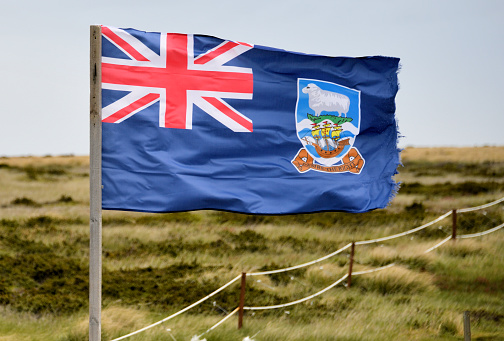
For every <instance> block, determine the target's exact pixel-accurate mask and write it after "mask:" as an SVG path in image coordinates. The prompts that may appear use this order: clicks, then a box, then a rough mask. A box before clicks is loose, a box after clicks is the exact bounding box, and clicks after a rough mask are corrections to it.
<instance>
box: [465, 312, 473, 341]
mask: <svg viewBox="0 0 504 341" xmlns="http://www.w3.org/2000/svg"><path fill="white" fill-rule="evenodd" d="M464 341H471V318H470V315H469V312H468V311H464Z"/></svg>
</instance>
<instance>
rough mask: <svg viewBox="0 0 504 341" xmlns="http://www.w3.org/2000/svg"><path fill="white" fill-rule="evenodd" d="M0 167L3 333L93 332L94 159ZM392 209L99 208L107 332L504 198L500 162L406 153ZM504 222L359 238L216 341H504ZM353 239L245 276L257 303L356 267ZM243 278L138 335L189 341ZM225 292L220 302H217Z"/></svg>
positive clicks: (486, 213)
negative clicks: (466, 339)
mask: <svg viewBox="0 0 504 341" xmlns="http://www.w3.org/2000/svg"><path fill="white" fill-rule="evenodd" d="M1 161H2V162H1V163H0V316H1V318H0V340H1V341H7V340H9V341H11V340H41V341H42V340H58V341H64V340H66V341H70V340H73V341H77V340H86V339H87V328H88V315H87V310H88V266H89V264H88V259H89V255H88V254H89V217H88V215H89V213H88V212H89V198H88V193H87V192H88V179H87V174H86V171H85V169H86V168H85V167H86V164H85V163H83V160H82V158H73V157H65V158H61V157H60V158H51V157H47V158H39V159H36V163H35V164H33V163H30V159H9V158H3V159H2V160H1ZM400 171H401V174H400V175H399V176H398V180H400V181H403V185H402V188H401V190H400V191H399V194H398V196H397V197H396V199H395V200H394V202H393V203H392V205H391V206H390V207H388V208H387V209H385V210H379V211H374V212H369V213H363V214H346V213H330V212H326V213H317V214H303V215H292V216H253V215H243V214H236V213H229V212H213V211H202V212H185V213H173V214H145V213H135V212H114V211H105V212H103V316H102V333H103V340H108V339H112V338H114V337H118V336H121V335H124V334H127V333H129V332H131V331H134V330H136V329H139V328H142V327H144V326H146V325H148V324H150V323H153V322H156V321H158V320H160V319H162V318H164V317H166V316H168V315H170V314H171V313H173V312H176V311H177V310H178V309H181V308H183V307H185V306H187V305H189V304H191V303H193V302H195V301H197V300H199V299H200V298H202V297H204V296H206V295H207V294H208V293H210V292H211V291H213V290H215V289H216V288H218V287H220V286H221V285H223V284H225V283H227V282H228V281H229V280H231V279H232V278H235V277H236V276H238V275H239V274H240V273H241V272H242V271H265V270H270V269H276V268H282V267H288V266H292V265H296V264H300V263H304V262H308V261H311V260H313V259H316V258H318V257H321V256H324V255H326V254H328V253H331V252H333V251H335V250H336V249H338V248H340V247H342V246H344V245H347V244H348V243H349V242H351V241H352V240H354V241H356V240H363V239H371V238H379V237H383V236H387V235H391V234H395V233H399V232H402V231H405V230H408V229H411V228H413V227H416V226H419V225H421V224H423V223H426V222H428V221H430V220H432V219H434V218H437V217H438V216H439V215H441V214H443V213H445V212H446V211H447V210H450V209H452V208H460V207H468V206H475V205H480V204H483V203H486V202H490V201H492V200H495V199H497V198H500V197H502V196H504V187H503V186H502V183H503V182H502V179H501V175H499V174H501V173H500V172H501V171H502V162H500V161H495V160H493V161H492V162H491V163H489V162H486V161H484V160H482V161H478V162H465V163H464V162H462V163H454V162H443V163H441V162H438V161H429V160H423V159H419V160H415V159H409V160H408V162H407V163H405V167H404V169H400ZM502 208H503V206H502V204H500V205H498V206H495V207H492V208H488V209H485V210H482V211H477V212H468V213H463V214H459V215H458V233H459V234H465V233H475V232H478V231H483V230H486V229H489V228H491V227H494V226H496V225H498V224H500V223H502V221H504V210H503V209H502ZM503 232H504V231H498V232H495V233H493V234H490V235H488V236H484V237H479V238H475V239H470V240H457V241H456V242H448V243H446V244H445V245H443V246H441V247H440V248H438V249H436V250H435V251H433V252H431V253H429V254H423V251H425V250H426V249H428V248H430V247H431V246H433V245H435V244H436V243H438V242H439V241H440V240H442V239H444V238H445V237H446V236H448V235H450V234H451V218H446V219H445V220H443V221H442V222H440V223H438V224H436V225H434V226H431V227H429V228H427V229H425V230H422V231H420V232H418V233H415V234H412V235H408V236H406V237H402V238H399V239H395V240H391V241H387V242H383V243H379V244H371V245H362V246H357V248H356V252H355V264H354V271H360V270H365V269H370V268H373V267H378V266H383V265H386V264H389V263H391V262H395V263H396V264H397V266H396V267H393V268H390V269H387V270H383V271H381V272H377V273H373V274H367V275H360V276H353V278H352V286H351V288H345V286H343V285H339V286H337V287H335V288H333V289H331V290H330V291H328V292H326V293H324V294H323V295H320V296H318V297H316V298H314V299H312V300H310V301H308V302H305V303H302V304H299V305H296V306H291V307H286V308H284V309H278V310H269V311H256V312H251V311H247V312H246V313H245V327H244V328H243V329H242V330H237V328H236V317H233V318H231V319H230V320H229V321H227V322H225V323H224V324H223V325H221V326H220V327H218V328H217V329H215V330H214V331H212V332H210V333H208V334H205V335H204V338H206V339H207V340H208V341H210V340H242V339H243V338H244V337H245V336H253V335H255V334H257V336H255V337H254V339H255V340H257V341H259V340H303V341H307V340H308V341H310V340H317V341H320V340H461V339H462V333H463V328H462V313H463V311H465V310H469V311H470V312H471V319H472V326H471V327H472V335H473V339H474V340H504V304H502V302H504V273H503V272H502V269H504V253H503V252H502V250H503V249H504V238H503V237H502V236H503ZM348 263H349V250H345V251H344V252H342V253H341V254H340V255H338V256H335V257H333V258H331V259H328V260H326V261H324V262H321V263H319V264H316V265H313V266H310V267H307V268H303V269H299V270H295V271H292V272H287V273H279V274H274V275H270V276H258V277H249V278H248V279H247V291H246V305H247V306H264V305H273V304H281V303H285V302H290V301H293V300H298V299H301V298H303V297H305V296H307V295H311V294H313V293H315V292H317V291H319V290H321V289H323V288H325V287H327V286H328V285H330V284H331V283H333V282H334V281H336V280H337V279H338V278H340V277H341V276H343V275H344V274H346V273H347V271H348ZM239 290H240V288H239V284H238V282H237V283H235V284H233V285H231V286H230V287H229V288H227V289H226V290H224V291H223V292H221V293H219V294H217V295H216V296H214V297H212V298H211V299H210V300H208V301H206V302H204V303H202V304H201V305H200V306H198V307H196V308H194V309H193V310H191V311H189V312H187V313H185V314H183V315H181V316H179V317H177V318H175V319H173V320H169V321H167V322H166V323H164V324H162V325H160V326H156V327H154V328H152V329H150V330H149V331H146V332H145V333H142V334H140V335H138V336H135V337H132V338H131V340H167V339H168V340H170V339H171V336H170V334H169V333H168V332H167V331H166V328H170V329H171V333H172V335H173V336H174V337H175V338H176V339H177V340H190V339H191V337H192V336H194V335H199V334H201V333H203V332H205V331H206V330H207V329H208V328H209V327H211V326H212V325H213V324H215V323H216V322H218V321H219V320H220V319H221V318H222V317H223V316H224V313H223V310H225V311H232V310H233V309H234V308H235V307H236V306H237V305H238V300H239ZM214 302H215V304H214Z"/></svg>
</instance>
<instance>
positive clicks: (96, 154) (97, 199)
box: [89, 25, 102, 341]
mask: <svg viewBox="0 0 504 341" xmlns="http://www.w3.org/2000/svg"><path fill="white" fill-rule="evenodd" d="M90 33H91V34H90V38H91V45H90V46H91V51H90V88H91V89H90V90H91V91H90V116H91V117H90V159H89V164H90V169H89V171H90V172H89V197H90V198H89V200H90V201H89V210H90V213H89V218H90V219H89V231H90V236H89V340H90V341H100V340H101V304H102V192H101V190H102V185H101V183H102V181H101V180H102V174H101V157H102V155H101V148H102V129H101V105H102V104H101V26H98V25H92V26H91V30H90Z"/></svg>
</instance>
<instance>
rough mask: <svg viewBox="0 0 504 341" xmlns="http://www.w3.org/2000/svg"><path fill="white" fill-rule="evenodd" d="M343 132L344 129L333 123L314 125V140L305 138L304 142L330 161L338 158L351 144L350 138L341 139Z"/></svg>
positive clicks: (312, 130)
mask: <svg viewBox="0 0 504 341" xmlns="http://www.w3.org/2000/svg"><path fill="white" fill-rule="evenodd" d="M342 132H343V128H341V126H340V125H338V124H335V123H334V122H332V121H324V122H321V123H312V128H311V137H312V139H310V138H308V137H307V136H305V137H304V138H303V140H305V142H306V143H307V144H309V145H311V146H313V147H315V150H316V151H317V153H318V154H319V155H320V156H321V157H323V158H325V159H329V158H332V157H335V156H338V155H339V154H340V153H341V152H342V151H343V149H344V148H345V146H348V145H349V144H350V139H349V138H343V139H341V138H340V135H341V133H342Z"/></svg>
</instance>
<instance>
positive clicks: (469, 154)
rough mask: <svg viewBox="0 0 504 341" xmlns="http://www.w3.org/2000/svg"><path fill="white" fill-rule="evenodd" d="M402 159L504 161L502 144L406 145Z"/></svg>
mask: <svg viewBox="0 0 504 341" xmlns="http://www.w3.org/2000/svg"><path fill="white" fill-rule="evenodd" d="M401 158H402V160H403V161H411V160H415V161H420V160H421V161H432V162H436V161H452V162H456V161H459V162H485V161H504V146H498V147H437V148H415V147H407V148H405V149H404V151H403V152H402V153H401Z"/></svg>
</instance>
